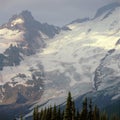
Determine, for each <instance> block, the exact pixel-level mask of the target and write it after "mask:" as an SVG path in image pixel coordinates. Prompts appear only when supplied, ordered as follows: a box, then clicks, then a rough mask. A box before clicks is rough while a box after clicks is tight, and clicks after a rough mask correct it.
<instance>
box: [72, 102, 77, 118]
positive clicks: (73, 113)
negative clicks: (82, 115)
mask: <svg viewBox="0 0 120 120" xmlns="http://www.w3.org/2000/svg"><path fill="white" fill-rule="evenodd" d="M75 114H76V110H75V103H74V102H73V101H72V120H75V118H76V115H75Z"/></svg>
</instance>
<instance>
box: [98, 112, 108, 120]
mask: <svg viewBox="0 0 120 120" xmlns="http://www.w3.org/2000/svg"><path fill="white" fill-rule="evenodd" d="M100 120H108V117H107V114H106V113H105V112H103V113H101V116H100Z"/></svg>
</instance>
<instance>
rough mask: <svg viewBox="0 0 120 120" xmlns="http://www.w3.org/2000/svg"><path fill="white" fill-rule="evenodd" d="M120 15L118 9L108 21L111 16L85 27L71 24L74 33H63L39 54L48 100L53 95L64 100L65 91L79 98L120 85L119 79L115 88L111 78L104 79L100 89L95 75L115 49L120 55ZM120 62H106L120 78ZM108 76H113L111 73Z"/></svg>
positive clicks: (91, 21) (84, 25)
mask: <svg viewBox="0 0 120 120" xmlns="http://www.w3.org/2000/svg"><path fill="white" fill-rule="evenodd" d="M119 13H120V8H119V7H118V8H116V9H115V10H114V11H113V12H112V13H111V15H110V16H108V17H107V18H105V19H104V20H103V18H104V16H105V15H106V14H107V13H104V14H102V15H101V16H100V17H98V18H97V19H94V20H90V21H87V22H84V23H78V24H77V23H75V24H70V25H68V27H69V28H70V29H71V30H72V31H69V32H62V33H61V34H60V35H58V36H57V37H56V38H54V39H52V40H51V41H50V42H49V43H48V46H47V47H46V48H45V49H44V50H43V52H42V53H40V54H39V56H40V59H41V63H42V65H43V66H44V70H45V73H46V77H47V81H46V82H47V83H46V85H45V92H44V94H43V98H44V96H45V97H46V95H47V99H48V96H49V98H51V96H52V95H55V96H56V97H58V96H63V94H64V93H63V91H64V92H65V91H69V90H71V91H72V93H73V95H74V96H79V95H81V94H84V93H86V92H89V91H94V90H95V89H98V90H103V89H106V88H108V87H110V86H111V85H117V84H118V83H120V82H119V79H116V82H115V81H113V82H114V84H113V82H112V84H111V83H110V82H109V81H110V80H109V79H107V78H104V79H106V82H105V81H104V80H103V81H102V82H101V84H100V85H99V87H98V88H96V83H95V82H96V81H95V71H96V69H97V67H98V66H99V65H100V64H101V60H102V59H103V58H104V57H105V56H106V55H107V54H108V51H109V50H111V49H115V52H114V54H115V55H117V54H119V50H120V49H119V45H118V46H116V43H117V41H118V39H119V38H120V21H119V20H120V16H119ZM112 59H114V64H113V61H112ZM117 62H119V59H117V58H113V55H111V56H108V58H106V59H105V63H104V65H103V66H106V67H109V68H110V67H111V68H113V71H114V74H115V75H116V76H120V74H119V72H116V71H119V69H120V68H119V67H117V66H118V64H117ZM105 72H106V73H105ZM104 74H105V75H106V74H109V75H110V73H107V70H106V71H104ZM110 76H112V75H110ZM100 77H102V76H100ZM60 90H62V92H61V91H60ZM58 91H59V92H58ZM65 94H66V93H65ZM118 94H120V93H119V92H118Z"/></svg>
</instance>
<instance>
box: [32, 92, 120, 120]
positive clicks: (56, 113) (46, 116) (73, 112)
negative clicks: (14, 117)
mask: <svg viewBox="0 0 120 120" xmlns="http://www.w3.org/2000/svg"><path fill="white" fill-rule="evenodd" d="M33 120H120V118H119V117H118V116H117V115H115V114H113V115H111V117H108V115H107V114H106V113H105V112H101V111H100V110H99V108H98V107H97V105H93V103H92V99H89V100H88V99H87V98H85V99H84V101H83V103H82V109H81V110H78V109H77V108H76V107H75V103H74V101H73V99H72V97H71V93H70V92H69V93H68V97H67V100H66V106H65V109H64V110H61V109H60V107H57V106H56V105H54V107H52V106H50V107H48V108H45V109H41V110H40V111H39V109H38V106H37V107H35V108H34V111H33Z"/></svg>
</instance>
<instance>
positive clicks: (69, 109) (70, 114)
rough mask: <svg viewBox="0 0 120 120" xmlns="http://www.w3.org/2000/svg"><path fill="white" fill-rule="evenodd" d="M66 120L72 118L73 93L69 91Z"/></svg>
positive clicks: (65, 113)
mask: <svg viewBox="0 0 120 120" xmlns="http://www.w3.org/2000/svg"><path fill="white" fill-rule="evenodd" d="M64 120H72V97H71V93H70V92H69V93H68V98H67V103H66V108H65V112H64Z"/></svg>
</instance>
